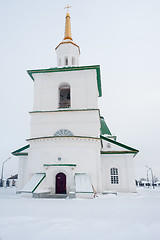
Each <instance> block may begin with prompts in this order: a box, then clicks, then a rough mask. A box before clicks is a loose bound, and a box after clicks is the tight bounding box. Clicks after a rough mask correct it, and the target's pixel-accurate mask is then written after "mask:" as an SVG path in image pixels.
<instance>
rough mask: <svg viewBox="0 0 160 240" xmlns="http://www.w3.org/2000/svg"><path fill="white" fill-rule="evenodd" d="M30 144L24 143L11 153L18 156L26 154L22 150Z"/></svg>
mask: <svg viewBox="0 0 160 240" xmlns="http://www.w3.org/2000/svg"><path fill="white" fill-rule="evenodd" d="M29 147H30V145H29V144H28V145H26V146H24V147H22V148H19V149H17V150H16V151H14V152H12V154H13V155H15V156H18V155H28V153H26V152H23V151H24V150H26V149H28V148H29Z"/></svg>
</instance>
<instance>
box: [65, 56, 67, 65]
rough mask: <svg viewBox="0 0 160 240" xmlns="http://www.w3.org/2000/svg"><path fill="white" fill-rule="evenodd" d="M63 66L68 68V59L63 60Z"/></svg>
mask: <svg viewBox="0 0 160 240" xmlns="http://www.w3.org/2000/svg"><path fill="white" fill-rule="evenodd" d="M65 66H68V58H67V57H66V58H65Z"/></svg>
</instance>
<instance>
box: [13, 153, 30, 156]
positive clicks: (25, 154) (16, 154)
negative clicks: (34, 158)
mask: <svg viewBox="0 0 160 240" xmlns="http://www.w3.org/2000/svg"><path fill="white" fill-rule="evenodd" d="M12 154H13V153H12ZM13 155H14V156H28V153H14V154H13Z"/></svg>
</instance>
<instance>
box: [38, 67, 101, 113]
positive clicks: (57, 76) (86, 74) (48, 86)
mask: <svg viewBox="0 0 160 240" xmlns="http://www.w3.org/2000/svg"><path fill="white" fill-rule="evenodd" d="M33 77H34V79H35V80H34V108H33V110H34V111H43V110H44V111H52V110H56V109H58V108H59V87H60V85H61V84H63V83H67V84H69V85H70V88H71V109H88V108H98V87H97V74H96V70H95V69H91V70H81V71H67V72H51V73H34V74H33Z"/></svg>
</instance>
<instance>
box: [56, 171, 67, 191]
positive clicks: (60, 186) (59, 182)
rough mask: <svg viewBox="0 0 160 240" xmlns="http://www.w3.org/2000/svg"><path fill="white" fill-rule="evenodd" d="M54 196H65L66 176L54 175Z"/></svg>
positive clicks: (61, 174)
mask: <svg viewBox="0 0 160 240" xmlns="http://www.w3.org/2000/svg"><path fill="white" fill-rule="evenodd" d="M56 194H66V175H65V174H64V173H58V174H57V175H56Z"/></svg>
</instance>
